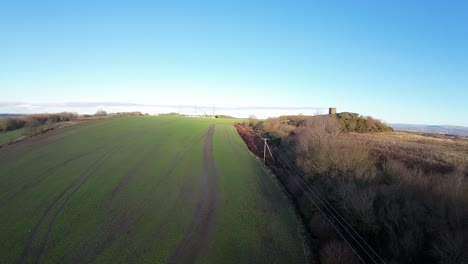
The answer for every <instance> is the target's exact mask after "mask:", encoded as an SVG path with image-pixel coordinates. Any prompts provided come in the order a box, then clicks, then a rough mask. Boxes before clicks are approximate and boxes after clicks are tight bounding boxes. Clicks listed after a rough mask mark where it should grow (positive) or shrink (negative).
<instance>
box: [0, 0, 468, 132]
mask: <svg viewBox="0 0 468 264" xmlns="http://www.w3.org/2000/svg"><path fill="white" fill-rule="evenodd" d="M97 2H99V3H97ZM253 2H255V3H253ZM467 14H468V2H466V1H229V2H228V1H190V2H189V1H161V2H159V1H147V2H144V1H126V3H124V2H120V1H73V3H72V1H3V2H2V3H1V4H0V33H1V34H0V91H1V92H0V112H7V113H12V112H15V113H17V112H21V113H23V112H29V113H32V112H55V111H79V112H88V113H94V112H95V111H96V110H97V109H98V108H104V109H106V110H108V111H119V110H140V111H145V112H150V113H153V112H161V111H168V110H174V109H178V110H181V111H185V112H186V113H190V112H193V111H195V110H194V109H195V108H194V107H192V106H194V105H197V106H205V107H206V108H204V109H202V108H199V110H198V111H200V112H201V111H207V112H211V110H210V108H212V106H213V105H214V106H215V109H216V110H215V111H216V112H218V113H223V112H225V113H228V114H229V113H230V114H234V115H238V116H247V115H249V114H255V115H257V116H260V117H266V116H274V115H280V114H292V113H304V114H314V113H317V112H323V111H324V109H325V108H326V107H329V106H335V107H337V108H338V111H339V112H340V111H351V112H358V113H360V114H362V115H371V116H373V117H376V118H379V119H382V120H384V121H386V122H389V123H419V124H451V125H464V126H468V118H467V117H468V107H467V103H466V102H467V101H468V15H467ZM161 106H166V107H161ZM171 106H172V108H171ZM181 106H182V107H181ZM176 107H177V108H176Z"/></svg>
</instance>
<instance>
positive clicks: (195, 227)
mask: <svg viewBox="0 0 468 264" xmlns="http://www.w3.org/2000/svg"><path fill="white" fill-rule="evenodd" d="M213 134H214V125H211V126H210V128H209V129H208V132H207V133H206V134H205V143H204V145H203V172H202V176H201V183H200V184H201V186H200V188H201V190H200V198H199V200H198V204H197V208H196V210H195V213H194V215H193V218H192V222H191V223H190V226H189V227H188V229H187V231H186V232H185V234H184V237H183V239H182V240H181V242H180V243H179V245H178V246H177V248H176V250H175V251H174V252H173V254H172V256H171V257H170V259H169V263H195V262H196V260H197V258H198V257H199V256H200V254H201V253H202V252H203V250H204V249H205V247H206V245H207V244H208V242H209V237H210V232H211V229H212V227H213V222H214V219H215V217H216V209H217V208H216V196H217V192H218V182H217V175H216V168H215V161H214V157H213Z"/></svg>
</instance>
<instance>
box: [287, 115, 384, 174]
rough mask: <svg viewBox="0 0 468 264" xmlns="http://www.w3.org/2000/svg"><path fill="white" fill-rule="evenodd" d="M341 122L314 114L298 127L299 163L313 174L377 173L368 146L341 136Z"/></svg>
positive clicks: (297, 146)
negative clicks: (302, 125) (364, 146)
mask: <svg viewBox="0 0 468 264" xmlns="http://www.w3.org/2000/svg"><path fill="white" fill-rule="evenodd" d="M340 130H341V128H340V124H339V121H338V120H337V119H336V118H335V117H332V116H320V117H314V118H311V119H309V120H307V121H306V125H305V126H304V127H302V128H300V129H298V130H296V132H295V134H296V143H297V145H296V151H297V153H298V159H297V162H298V164H299V166H300V167H301V168H302V169H303V170H304V171H305V172H306V173H307V174H308V175H310V176H313V175H327V176H331V177H336V176H343V177H355V178H361V179H364V178H367V177H373V176H374V170H375V168H374V162H373V160H372V158H371V157H370V155H369V152H368V150H367V149H365V148H363V147H361V146H360V145H358V144H356V143H354V142H352V141H346V140H343V139H340V138H338V135H339V134H340Z"/></svg>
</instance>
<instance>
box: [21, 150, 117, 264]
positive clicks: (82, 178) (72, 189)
mask: <svg viewBox="0 0 468 264" xmlns="http://www.w3.org/2000/svg"><path fill="white" fill-rule="evenodd" d="M118 148H119V147H118V146H116V147H114V148H110V149H109V150H108V151H107V152H105V153H104V154H103V155H101V156H100V157H99V158H98V159H97V160H96V161H95V162H94V163H93V164H91V165H90V166H89V167H88V168H87V169H86V170H85V171H83V172H82V173H81V174H80V175H79V176H78V177H77V178H76V179H75V180H74V181H73V182H72V183H71V184H70V185H68V186H67V187H66V188H65V190H64V191H62V192H61V193H60V195H58V196H57V197H56V198H55V199H54V200H53V202H52V203H51V204H50V205H49V207H48V208H47V210H46V211H45V213H44V214H43V215H42V216H41V218H40V219H39V221H38V223H37V224H36V226H35V227H34V228H33V230H32V231H31V234H30V235H29V237H28V239H27V241H26V245H25V248H24V250H23V254H22V256H21V259H20V261H19V262H20V263H25V262H27V258H28V257H29V256H31V255H32V254H34V253H36V254H34V255H33V258H34V259H35V263H40V261H41V257H42V256H43V254H44V252H45V249H46V247H47V243H48V242H49V240H50V236H51V233H52V228H53V227H54V225H55V222H56V220H57V217H58V216H59V215H60V213H61V212H62V210H63V208H64V207H65V205H66V204H67V203H68V201H69V200H70V199H71V198H72V197H73V195H74V194H75V193H76V192H77V191H78V190H79V189H80V187H81V186H82V185H83V184H84V183H85V182H86V181H87V180H88V179H89V177H90V176H91V175H92V173H93V172H94V171H96V170H97V169H99V168H100V167H101V166H102V164H103V162H104V161H105V160H107V159H109V158H110V157H111V156H112V154H113V153H115V152H116V151H117V150H118ZM67 193H69V194H68V196H67ZM63 197H65V198H64V199H65V200H64V201H63V203H62V204H61V205H60V207H59V208H58V209H57V211H56V212H55V213H53V212H52V211H53V209H54V208H55V207H57V206H58V204H59V202H60V200H61V199H62V198H63ZM48 216H50V217H48ZM47 219H50V223H49V225H48V226H47V230H46V234H45V237H44V239H42V241H41V242H40V244H39V248H38V249H35V248H34V244H35V243H34V242H35V241H36V240H37V239H38V238H37V236H38V233H39V230H40V228H41V227H42V226H44V225H45V224H46V221H47ZM34 251H37V252H34Z"/></svg>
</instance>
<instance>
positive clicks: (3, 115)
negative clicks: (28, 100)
mask: <svg viewBox="0 0 468 264" xmlns="http://www.w3.org/2000/svg"><path fill="white" fill-rule="evenodd" d="M24 115H25V114H1V113H0V117H13V116H24Z"/></svg>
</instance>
